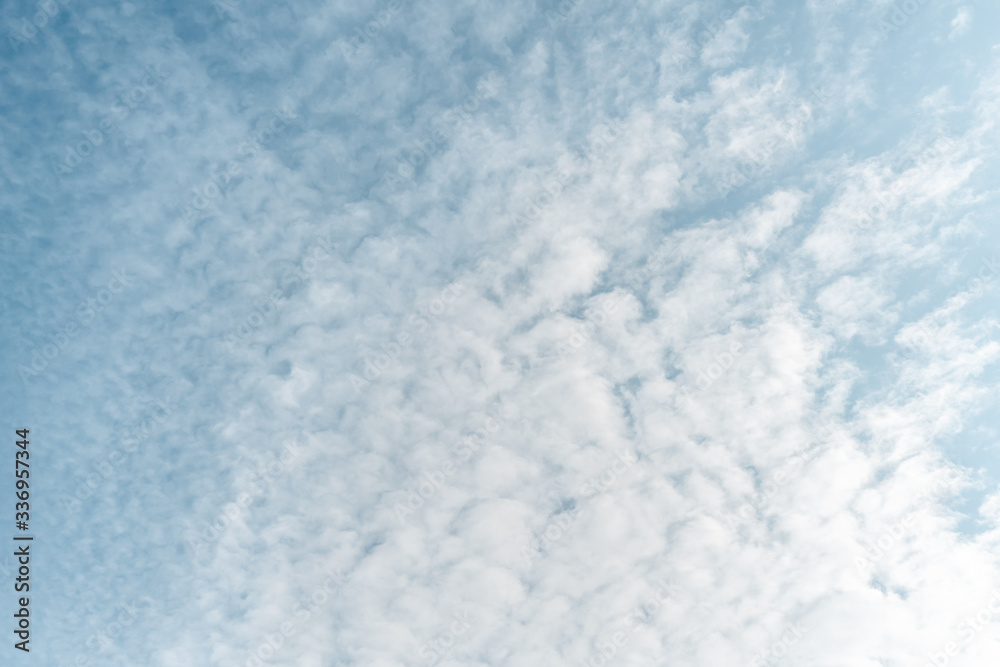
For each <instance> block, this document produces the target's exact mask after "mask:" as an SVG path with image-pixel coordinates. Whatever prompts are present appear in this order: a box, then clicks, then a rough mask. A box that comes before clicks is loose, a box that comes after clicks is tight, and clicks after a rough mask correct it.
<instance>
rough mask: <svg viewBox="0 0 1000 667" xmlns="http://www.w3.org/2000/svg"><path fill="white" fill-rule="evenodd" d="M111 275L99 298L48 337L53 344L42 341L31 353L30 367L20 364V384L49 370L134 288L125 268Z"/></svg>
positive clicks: (79, 309)
mask: <svg viewBox="0 0 1000 667" xmlns="http://www.w3.org/2000/svg"><path fill="white" fill-rule="evenodd" d="M111 275H112V278H111V280H109V281H108V283H107V285H106V286H105V287H104V288H103V289H101V290H100V291H98V292H97V296H96V297H90V298H88V299H87V300H86V301H83V302H81V303H80V304H79V306H77V309H76V317H74V318H71V319H70V321H69V322H67V323H66V324H65V325H64V326H63V327H62V328H60V329H59V330H57V331H56V333H55V334H49V336H48V340H49V341H51V342H43V343H41V346H40V349H39V348H38V347H35V348H33V349H32V350H31V353H30V354H29V358H30V360H31V366H25V365H24V364H18V366H17V374H18V376H19V377H20V378H21V382H23V383H24V384H28V378H29V377H35V376H37V375H41V374H42V373H43V372H44V371H45V369H47V368H48V367H49V364H51V363H52V362H53V361H55V359H56V357H58V356H59V355H60V354H61V353H62V351H63V350H65V349H66V346H67V345H69V339H70V338H75V337H76V336H79V335H80V334H81V333H82V332H83V331H85V330H86V329H87V328H88V327H89V326H90V325H91V323H92V322H93V321H94V319H95V318H97V315H98V313H103V312H104V309H105V308H106V307H108V306H109V305H111V302H112V301H114V300H115V297H116V296H117V295H118V294H121V293H122V292H124V291H125V288H127V287H131V286H132V279H131V278H129V277H128V276H126V275H125V269H122V270H121V271H113V272H112V273H111ZM116 284H117V286H116Z"/></svg>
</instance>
